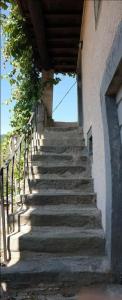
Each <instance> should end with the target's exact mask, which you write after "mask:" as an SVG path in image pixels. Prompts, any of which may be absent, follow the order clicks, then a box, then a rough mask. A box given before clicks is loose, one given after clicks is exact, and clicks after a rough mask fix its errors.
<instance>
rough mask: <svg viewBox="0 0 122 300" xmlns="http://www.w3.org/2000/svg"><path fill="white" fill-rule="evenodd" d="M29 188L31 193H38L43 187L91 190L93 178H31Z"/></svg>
mask: <svg viewBox="0 0 122 300" xmlns="http://www.w3.org/2000/svg"><path fill="white" fill-rule="evenodd" d="M29 189H30V192H31V193H34V192H35V193H39V191H41V190H44V189H47V190H49V189H50V190H53V191H54V190H58V189H60V190H74V191H81V192H93V180H92V179H91V178H82V179H78V178H75V179H67V178H60V179H56V178H55V179H32V180H29Z"/></svg>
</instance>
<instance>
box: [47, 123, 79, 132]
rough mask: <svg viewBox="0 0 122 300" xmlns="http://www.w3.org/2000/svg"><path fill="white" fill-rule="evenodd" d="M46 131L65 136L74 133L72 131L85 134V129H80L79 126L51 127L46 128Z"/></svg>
mask: <svg viewBox="0 0 122 300" xmlns="http://www.w3.org/2000/svg"><path fill="white" fill-rule="evenodd" d="M45 131H49V132H52V131H54V132H56V131H57V132H59V133H60V132H63V133H64V134H66V133H67V132H69V133H70V132H72V131H77V132H79V133H83V128H82V127H79V126H78V125H74V126H51V127H45V130H44V132H45Z"/></svg>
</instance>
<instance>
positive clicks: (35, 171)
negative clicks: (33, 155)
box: [29, 165, 90, 179]
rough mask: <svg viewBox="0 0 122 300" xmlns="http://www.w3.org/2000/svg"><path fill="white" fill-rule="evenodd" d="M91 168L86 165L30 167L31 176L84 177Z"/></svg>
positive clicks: (34, 177)
mask: <svg viewBox="0 0 122 300" xmlns="http://www.w3.org/2000/svg"><path fill="white" fill-rule="evenodd" d="M89 173H90V172H89V170H88V168H86V167H85V166H47V167H46V166H45V167H41V166H34V165H32V166H31V167H29V174H30V176H29V178H31V179H32V178H33V179H41V178H42V179H44V178H45V179H48V178H59V179H60V178H72V177H73V178H75V177H76V178H79V179H80V178H82V177H87V176H88V175H89Z"/></svg>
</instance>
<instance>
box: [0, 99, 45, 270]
mask: <svg viewBox="0 0 122 300" xmlns="http://www.w3.org/2000/svg"><path fill="white" fill-rule="evenodd" d="M47 118H48V117H47V110H46V108H45V106H44V104H43V102H38V103H37V105H36V107H35V108H34V111H33V112H32V114H31V117H30V120H29V122H28V124H27V126H26V127H25V129H24V133H23V134H22V136H21V137H20V138H19V139H18V142H17V145H16V147H15V150H14V152H13V153H12V155H11V157H10V158H9V159H8V160H7V161H6V162H5V164H4V165H3V166H2V167H1V169H0V194H1V200H0V204H1V219H2V224H1V231H2V232H1V237H2V241H1V242H2V243H1V244H2V254H3V261H4V264H6V263H7V260H8V257H7V252H8V249H7V236H8V235H9V234H10V233H11V232H14V231H15V219H14V215H15V213H16V212H17V211H18V210H19V209H21V208H22V206H23V199H24V197H25V194H26V182H27V181H28V179H29V159H30V158H32V155H33V154H34V153H35V152H36V151H37V150H38V149H39V138H40V134H41V133H42V132H41V130H42V131H43V128H44V127H45V126H46V122H47Z"/></svg>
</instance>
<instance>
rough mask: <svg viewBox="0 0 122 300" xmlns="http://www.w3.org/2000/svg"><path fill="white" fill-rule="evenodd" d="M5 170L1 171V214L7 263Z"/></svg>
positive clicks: (4, 252) (5, 261)
mask: <svg viewBox="0 0 122 300" xmlns="http://www.w3.org/2000/svg"><path fill="white" fill-rule="evenodd" d="M3 176H4V171H3V168H2V169H1V172H0V185H1V187H0V188H1V189H0V190H1V215H2V238H3V259H4V263H5V264H6V263H7V242H6V222H5V206H4V178H3Z"/></svg>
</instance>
